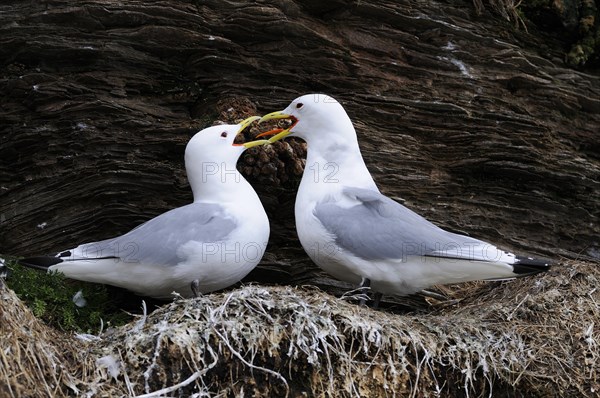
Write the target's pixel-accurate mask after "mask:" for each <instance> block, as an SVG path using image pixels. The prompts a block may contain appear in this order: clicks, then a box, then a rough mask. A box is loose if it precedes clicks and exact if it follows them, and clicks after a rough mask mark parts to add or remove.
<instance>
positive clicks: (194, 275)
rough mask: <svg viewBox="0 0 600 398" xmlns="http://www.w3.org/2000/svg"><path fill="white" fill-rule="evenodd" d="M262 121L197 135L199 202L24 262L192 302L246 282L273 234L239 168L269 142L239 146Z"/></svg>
mask: <svg viewBox="0 0 600 398" xmlns="http://www.w3.org/2000/svg"><path fill="white" fill-rule="evenodd" d="M257 119H259V118H258V117H256V116H254V117H251V118H248V119H246V120H244V121H243V122H241V123H240V124H238V125H220V126H213V127H208V128H206V129H204V130H202V131H200V132H199V133H197V134H196V135H194V137H192V139H191V140H190V141H189V143H188V144H187V146H186V149H185V166H186V171H187V175H188V180H189V182H190V186H191V188H192V191H193V195H194V202H193V203H191V204H189V205H186V206H182V207H179V208H176V209H173V210H170V211H168V212H166V213H163V214H161V215H159V216H157V217H155V218H153V219H151V220H149V221H147V222H146V223H144V224H142V225H140V226H138V227H137V228H135V229H133V230H131V231H130V232H128V233H126V234H125V235H122V236H119V237H116V238H112V239H107V240H102V241H99V242H93V243H86V244H82V245H79V246H77V247H76V248H74V249H70V250H64V251H62V252H60V253H59V254H57V255H56V256H50V257H31V258H26V259H23V260H21V261H20V263H21V264H23V265H26V266H30V267H35V268H43V269H48V270H49V271H58V272H61V273H63V274H64V275H65V276H66V277H68V278H72V279H78V280H82V281H87V282H96V283H104V284H109V285H114V286H119V287H122V288H125V289H128V290H131V291H133V292H135V293H137V294H140V295H144V296H150V297H155V298H169V297H172V293H173V292H176V293H179V294H180V295H182V296H184V297H190V296H193V295H197V294H198V293H207V292H211V291H214V290H218V289H222V288H225V287H228V286H230V285H232V284H234V283H236V282H238V281H240V280H241V279H242V278H243V277H245V276H246V275H247V274H248V273H249V272H250V271H251V270H252V269H254V267H255V266H256V265H257V264H258V263H259V261H260V260H261V258H262V256H263V254H264V252H265V248H266V245H267V241H268V239H269V231H270V229H269V220H268V218H267V215H266V213H265V210H264V208H263V206H262V204H261V202H260V200H259V198H258V196H257V195H256V192H255V191H254V189H253V188H252V187H251V186H250V184H249V183H248V181H246V179H245V178H244V177H242V175H241V174H240V173H239V172H238V171H237V169H236V163H237V160H238V158H239V157H240V155H241V154H242V152H244V150H245V149H246V148H250V147H252V146H256V145H260V144H261V143H264V142H265V141H264V140H262V141H253V142H248V143H245V144H241V145H238V144H234V143H233V142H234V139H235V137H236V135H237V134H239V133H240V132H241V131H243V130H244V129H245V128H246V127H247V126H248V125H249V124H250V123H251V122H253V121H255V120H257Z"/></svg>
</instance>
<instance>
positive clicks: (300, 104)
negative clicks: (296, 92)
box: [296, 102, 304, 109]
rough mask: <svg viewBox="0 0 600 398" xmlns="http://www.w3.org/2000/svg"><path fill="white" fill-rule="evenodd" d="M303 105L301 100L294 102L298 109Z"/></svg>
mask: <svg viewBox="0 0 600 398" xmlns="http://www.w3.org/2000/svg"><path fill="white" fill-rule="evenodd" d="M303 106H304V104H303V103H302V102H298V103H297V104H296V109H300V108H302V107H303Z"/></svg>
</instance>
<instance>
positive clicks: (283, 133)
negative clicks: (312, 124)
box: [257, 111, 298, 144]
mask: <svg viewBox="0 0 600 398" xmlns="http://www.w3.org/2000/svg"><path fill="white" fill-rule="evenodd" d="M274 119H292V121H293V123H292V125H291V126H290V127H288V128H287V129H274V130H269V131H265V132H264V133H260V134H259V135H257V137H264V136H267V135H273V134H275V135H273V137H271V138H269V139H268V140H267V142H268V143H269V144H272V143H274V142H276V141H279V140H281V139H282V138H285V137H287V136H288V135H290V134H291V133H292V132H291V131H290V129H291V128H292V127H294V126H295V125H296V123H298V119H296V117H294V116H292V115H288V114H287V113H283V111H277V112H271V113H268V114H266V115H264V116H263V117H261V118H260V119H259V121H258V123H259V124H260V123H262V122H266V121H267V120H274Z"/></svg>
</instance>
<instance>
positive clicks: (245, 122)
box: [233, 116, 269, 149]
mask: <svg viewBox="0 0 600 398" xmlns="http://www.w3.org/2000/svg"><path fill="white" fill-rule="evenodd" d="M259 119H260V116H250V117H249V118H247V119H244V120H242V121H241V122H240V129H239V130H238V132H237V134H236V136H237V135H239V134H240V133H241V132H242V131H244V130H245V129H246V127H248V126H249V125H250V124H251V123H252V122H255V121H256V120H259ZM268 143H269V141H267V140H256V141H249V142H244V143H243V144H233V145H235V146H238V145H240V146H243V147H244V148H246V149H248V148H252V147H255V146H259V145H265V144H268Z"/></svg>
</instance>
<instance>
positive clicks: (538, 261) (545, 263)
mask: <svg viewBox="0 0 600 398" xmlns="http://www.w3.org/2000/svg"><path fill="white" fill-rule="evenodd" d="M515 260H516V261H515V263H514V264H513V272H514V273H515V274H517V275H531V274H537V273H539V272H546V271H549V270H550V267H551V266H552V262H551V261H550V260H546V259H543V258H531V257H521V256H517V257H516V259H515Z"/></svg>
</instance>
